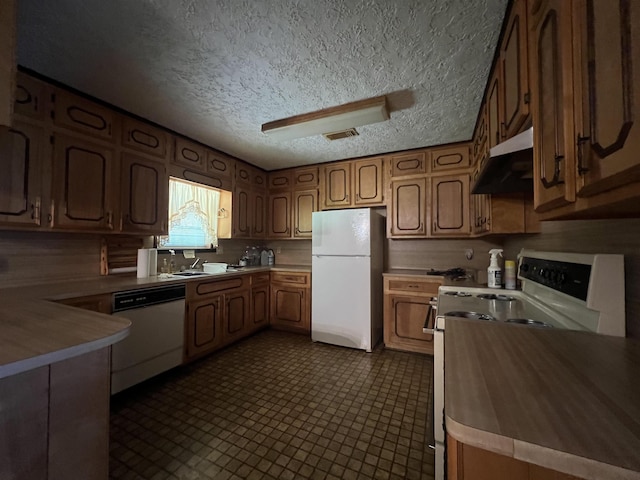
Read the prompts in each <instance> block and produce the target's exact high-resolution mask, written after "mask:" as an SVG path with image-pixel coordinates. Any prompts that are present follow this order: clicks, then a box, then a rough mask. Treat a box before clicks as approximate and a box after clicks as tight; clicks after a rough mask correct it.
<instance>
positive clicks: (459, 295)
mask: <svg viewBox="0 0 640 480" xmlns="http://www.w3.org/2000/svg"><path fill="white" fill-rule="evenodd" d="M444 294H445V295H450V296H452V297H470V296H471V294H470V293H469V292H444Z"/></svg>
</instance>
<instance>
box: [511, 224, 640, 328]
mask: <svg viewBox="0 0 640 480" xmlns="http://www.w3.org/2000/svg"><path fill="white" fill-rule="evenodd" d="M504 247H505V253H506V254H507V255H508V256H509V257H510V258H515V256H516V255H517V253H518V252H519V251H520V249H521V248H523V247H524V248H532V249H537V250H543V251H563V252H578V253H618V254H623V255H624V268H625V297H626V318H627V336H628V337H632V338H637V339H640V219H628V220H574V221H564V222H542V232H541V233H540V234H538V235H514V236H508V237H506V238H505V243H504Z"/></svg>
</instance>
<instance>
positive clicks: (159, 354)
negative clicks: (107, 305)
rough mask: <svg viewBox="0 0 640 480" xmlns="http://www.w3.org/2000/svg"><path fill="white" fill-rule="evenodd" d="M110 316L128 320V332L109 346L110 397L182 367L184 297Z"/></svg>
mask: <svg viewBox="0 0 640 480" xmlns="http://www.w3.org/2000/svg"><path fill="white" fill-rule="evenodd" d="M113 315H115V316H119V317H124V318H127V319H128V320H130V321H131V330H130V334H129V336H128V337H126V338H125V339H124V340H122V341H121V342H118V343H116V344H114V345H113V347H112V352H111V394H112V395H113V394H114V393H118V392H120V391H122V390H124V389H126V388H129V387H131V386H133V385H135V384H137V383H140V382H142V381H144V380H146V379H148V378H151V377H153V376H155V375H158V374H159V373H162V372H165V371H167V370H169V369H171V368H173V367H177V366H178V365H180V364H182V355H183V350H184V317H185V301H184V297H183V298H179V299H177V300H171V301H169V302H165V303H155V304H152V305H148V306H140V307H136V308H131V309H129V310H125V311H122V312H116V313H114V314H113Z"/></svg>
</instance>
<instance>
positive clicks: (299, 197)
mask: <svg viewBox="0 0 640 480" xmlns="http://www.w3.org/2000/svg"><path fill="white" fill-rule="evenodd" d="M316 211H318V191H317V190H304V191H296V192H293V236H294V237H295V238H311V216H312V213H313V212H316Z"/></svg>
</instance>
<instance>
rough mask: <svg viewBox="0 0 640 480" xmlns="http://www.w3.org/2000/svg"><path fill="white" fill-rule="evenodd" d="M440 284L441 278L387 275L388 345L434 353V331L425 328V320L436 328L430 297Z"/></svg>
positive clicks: (386, 339)
mask: <svg viewBox="0 0 640 480" xmlns="http://www.w3.org/2000/svg"><path fill="white" fill-rule="evenodd" d="M439 286H440V282H439V281H434V280H433V279H428V278H425V277H424V276H420V277H417V276H416V277H415V278H411V277H408V276H402V277H398V276H388V275H385V276H384V325H383V334H384V345H385V347H387V348H392V349H395V350H404V351H409V352H418V353H428V354H430V355H433V335H431V334H426V333H424V332H423V331H422V328H423V327H424V325H425V322H428V324H429V325H430V326H431V327H432V328H433V322H434V321H435V310H434V309H433V306H432V305H430V301H431V299H432V297H435V296H437V295H438V287H439Z"/></svg>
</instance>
